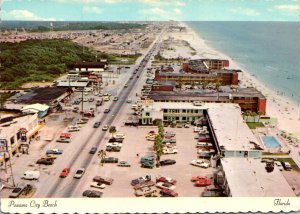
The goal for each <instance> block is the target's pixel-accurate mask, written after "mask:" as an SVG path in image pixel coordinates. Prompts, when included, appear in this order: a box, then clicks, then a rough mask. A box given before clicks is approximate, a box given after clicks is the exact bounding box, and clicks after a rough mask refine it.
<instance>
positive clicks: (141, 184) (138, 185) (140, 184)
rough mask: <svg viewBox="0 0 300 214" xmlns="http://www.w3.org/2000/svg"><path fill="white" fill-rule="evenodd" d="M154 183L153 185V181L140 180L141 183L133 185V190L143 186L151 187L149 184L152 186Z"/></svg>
mask: <svg viewBox="0 0 300 214" xmlns="http://www.w3.org/2000/svg"><path fill="white" fill-rule="evenodd" d="M154 185H155V182H154V181H146V182H142V183H139V184H137V185H135V186H134V187H133V188H134V189H135V190H138V189H141V188H144V187H151V186H154Z"/></svg>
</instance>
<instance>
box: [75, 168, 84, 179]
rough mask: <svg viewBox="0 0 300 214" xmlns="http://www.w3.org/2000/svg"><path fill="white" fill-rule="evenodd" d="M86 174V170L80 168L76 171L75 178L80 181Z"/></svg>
mask: <svg viewBox="0 0 300 214" xmlns="http://www.w3.org/2000/svg"><path fill="white" fill-rule="evenodd" d="M84 172H85V169H84V168H79V169H77V171H76V173H75V175H74V176H73V177H74V178H77V179H79V178H81V177H82V175H83V174H84Z"/></svg>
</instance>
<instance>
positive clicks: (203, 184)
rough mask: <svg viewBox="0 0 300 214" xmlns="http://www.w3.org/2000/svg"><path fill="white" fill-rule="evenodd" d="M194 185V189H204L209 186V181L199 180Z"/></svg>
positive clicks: (206, 179)
mask: <svg viewBox="0 0 300 214" xmlns="http://www.w3.org/2000/svg"><path fill="white" fill-rule="evenodd" d="M194 185H195V186H196V187H206V186H209V185H211V180H210V179H208V178H205V179H200V180H198V181H196V182H195V184H194Z"/></svg>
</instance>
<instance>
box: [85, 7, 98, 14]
mask: <svg viewBox="0 0 300 214" xmlns="http://www.w3.org/2000/svg"><path fill="white" fill-rule="evenodd" d="M82 10H83V12H86V13H96V14H100V13H102V9H101V8H100V7H95V6H84V7H83V8H82Z"/></svg>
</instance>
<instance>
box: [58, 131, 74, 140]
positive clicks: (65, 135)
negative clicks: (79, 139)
mask: <svg viewBox="0 0 300 214" xmlns="http://www.w3.org/2000/svg"><path fill="white" fill-rule="evenodd" d="M59 138H69V139H71V138H72V135H71V133H67V132H66V133H61V134H60V136H59Z"/></svg>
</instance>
